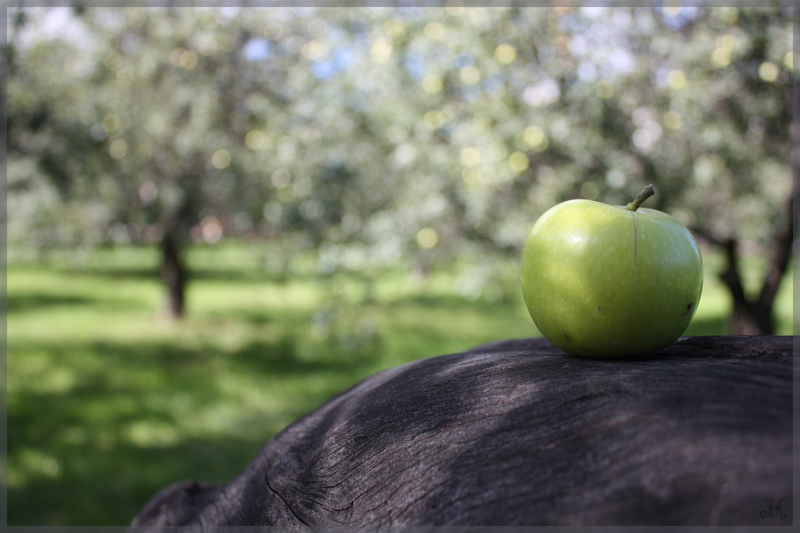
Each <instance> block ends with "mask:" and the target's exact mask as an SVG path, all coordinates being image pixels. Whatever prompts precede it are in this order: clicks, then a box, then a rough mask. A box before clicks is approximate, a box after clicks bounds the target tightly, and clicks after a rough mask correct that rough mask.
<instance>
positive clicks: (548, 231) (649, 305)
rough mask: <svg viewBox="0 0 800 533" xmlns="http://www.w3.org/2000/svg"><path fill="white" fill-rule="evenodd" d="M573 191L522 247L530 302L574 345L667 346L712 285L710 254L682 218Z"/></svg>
mask: <svg viewBox="0 0 800 533" xmlns="http://www.w3.org/2000/svg"><path fill="white" fill-rule="evenodd" d="M653 193H654V190H653V187H652V185H648V186H647V187H646V188H645V190H644V191H643V192H642V194H640V195H639V196H638V197H637V198H636V200H634V201H633V202H631V203H630V204H628V205H627V206H612V205H606V204H603V203H600V202H593V201H590V200H570V201H567V202H564V203H561V204H558V205H556V206H555V207H552V208H551V209H549V210H548V211H547V212H546V213H545V214H543V215H542V216H541V218H539V220H537V221H536V223H535V224H534V225H533V228H532V229H531V231H530V234H529V235H528V238H527V240H526V241H525V247H524V249H523V251H522V265H521V272H520V274H521V276H520V277H521V281H522V293H523V295H524V297H525V304H526V305H527V307H528V311H529V312H530V314H531V318H533V321H534V323H535V324H536V327H537V328H539V331H540V332H541V333H542V335H544V336H545V337H546V338H547V339H548V340H549V341H550V342H552V343H553V344H555V345H556V346H557V347H558V348H560V349H562V350H564V351H565V352H567V353H570V354H573V355H581V356H588V357H617V356H626V355H633V354H637V353H643V352H649V351H653V350H658V349H660V348H663V347H665V346H667V345H669V344H672V343H673V342H675V340H677V338H678V337H680V336H681V334H683V332H684V331H686V327H687V326H688V325H689V322H690V321H691V320H692V316H694V313H695V311H696V310H697V305H698V303H699V302H700V293H701V292H702V290H703V260H702V258H701V256H700V249H699V248H698V247H697V243H696V242H695V240H694V238H693V237H692V234H691V233H689V230H687V229H686V228H685V227H684V226H683V225H682V224H681V223H680V222H678V221H677V220H676V219H675V218H673V217H671V216H669V215H667V214H666V213H662V212H661V211H657V210H654V209H646V208H642V209H639V206H640V205H641V203H642V202H644V200H646V199H647V198H648V197H649V196H652V195H653Z"/></svg>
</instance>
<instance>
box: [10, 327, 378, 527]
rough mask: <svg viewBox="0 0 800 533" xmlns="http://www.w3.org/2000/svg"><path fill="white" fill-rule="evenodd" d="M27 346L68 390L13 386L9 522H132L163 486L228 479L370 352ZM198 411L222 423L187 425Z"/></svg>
mask: <svg viewBox="0 0 800 533" xmlns="http://www.w3.org/2000/svg"><path fill="white" fill-rule="evenodd" d="M27 348H28V350H27V352H28V353H37V354H38V357H40V358H41V357H44V358H45V359H46V360H47V361H48V370H47V371H46V373H47V374H50V375H60V376H62V377H63V376H66V378H65V379H66V382H67V383H68V385H63V386H61V387H55V389H54V390H52V389H50V390H49V389H48V388H47V385H46V384H47V383H49V381H48V378H49V376H48V375H42V376H33V375H32V374H31V373H28V374H27V375H26V374H25V373H24V372H20V373H19V376H26V377H22V378H21V379H26V380H28V382H27V383H22V386H21V387H18V386H13V387H11V388H10V390H9V404H8V405H9V409H8V426H7V427H8V462H9V472H11V475H10V477H9V484H8V487H9V488H8V510H9V514H8V524H9V525H74V526H77V525H125V524H127V523H129V522H130V520H131V519H132V518H133V516H134V515H135V514H136V513H137V512H138V511H139V510H140V509H141V507H142V506H143V505H144V504H145V503H146V501H147V500H148V499H149V498H151V497H152V496H153V495H154V494H155V493H156V492H157V491H158V490H160V489H162V488H164V487H166V486H167V485H170V484H173V483H176V482H179V481H182V480H185V479H189V478H193V479H197V480H198V481H201V482H220V481H225V480H228V479H231V478H232V477H234V476H236V475H238V474H239V473H240V472H241V471H242V469H243V468H244V467H245V466H246V465H247V463H249V462H250V461H251V460H252V459H253V458H254V457H255V456H256V454H257V453H258V450H259V449H260V448H261V447H262V446H263V445H264V443H265V442H266V441H267V440H268V439H269V438H271V437H272V436H274V435H275V434H276V433H278V432H279V431H280V430H282V429H283V428H284V427H285V426H286V425H287V424H288V423H290V422H292V421H293V420H296V419H298V418H300V417H302V416H303V415H305V414H307V413H308V412H310V411H311V410H313V409H315V408H316V407H318V406H319V405H322V404H323V403H324V402H325V401H326V400H327V399H328V398H330V397H331V396H332V395H334V394H336V393H338V392H340V391H341V390H342V389H343V388H344V387H345V386H349V385H350V384H353V383H355V382H356V381H358V380H359V379H361V378H363V377H365V376H364V375H363V373H364V371H365V370H364V368H365V366H364V365H365V364H366V363H367V361H368V358H369V354H368V353H367V352H366V351H359V350H350V351H347V352H346V353H345V352H344V351H342V350H337V349H336V348H335V347H327V346H324V345H322V346H320V347H319V349H320V353H317V354H311V355H310V356H309V355H307V354H306V355H305V356H304V355H303V354H302V353H300V352H301V351H300V350H299V349H298V342H297V341H296V340H295V339H294V338H292V337H285V338H282V339H280V340H277V341H275V342H251V343H248V344H246V345H244V346H242V347H240V348H238V349H235V350H231V351H222V350H220V349H218V348H214V347H211V346H204V347H200V348H197V349H189V348H185V347H181V346H177V345H171V344H157V343H150V344H146V343H140V344H135V345H126V344H121V343H120V344H115V343H107V342H106V343H86V344H72V345H69V346H58V345H55V344H47V343H40V344H37V345H36V346H33V345H32V344H29V345H28V347H27ZM11 357H12V358H13V357H14V355H13V354H12V355H11ZM24 364H25V363H24V362H20V361H14V363H13V366H14V367H15V368H19V367H21V366H23V365H24ZM311 376H324V383H323V384H322V386H319V387H314V388H313V389H309V390H306V391H305V393H304V395H303V397H302V398H297V392H296V390H293V387H294V388H296V387H297V386H298V384H301V383H303V381H304V380H307V379H309V377H311ZM35 380H41V382H42V383H43V384H44V385H42V387H37V386H35V384H34V382H35ZM287 383H288V385H287ZM239 384H240V385H241V387H239V386H238V385H239ZM231 387H233V388H234V390H232V389H231ZM262 387H263V398H261V399H259V397H260V396H261V395H262V393H261V392H259V391H260V390H261V388H262ZM240 388H241V389H244V390H245V391H246V393H241V394H240V391H239V390H237V389H240ZM282 396H283V397H282ZM252 401H255V402H256V403H259V402H261V403H265V404H270V402H272V404H273V405H272V407H270V408H267V409H266V410H264V409H261V408H254V407H253V406H252V405H249V404H248V402H252ZM275 402H277V403H275ZM226 413H231V416H228V415H226ZM198 417H204V418H203V419H204V420H208V419H209V418H211V420H212V421H211V422H210V423H211V424H212V425H214V427H216V429H213V430H211V433H209V430H203V429H201V430H197V429H187V428H197V427H198V426H197V425H196V424H195V425H193V423H192V420H194V419H197V418H198ZM215 420H216V421H215ZM204 424H206V426H202V425H201V426H200V427H208V426H207V424H208V422H204ZM197 431H199V433H197Z"/></svg>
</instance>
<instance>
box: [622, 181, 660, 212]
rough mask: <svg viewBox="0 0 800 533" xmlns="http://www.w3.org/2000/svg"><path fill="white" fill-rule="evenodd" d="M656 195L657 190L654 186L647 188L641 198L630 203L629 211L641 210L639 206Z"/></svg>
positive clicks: (641, 193)
mask: <svg viewBox="0 0 800 533" xmlns="http://www.w3.org/2000/svg"><path fill="white" fill-rule="evenodd" d="M655 193H656V190H655V189H654V188H653V186H652V185H648V186H647V187H645V188H644V190H643V191H642V192H640V193H639V196H637V197H636V198H635V199H634V200H633V201H632V202H631V203H629V204H628V205H627V206H626V207H627V209H628V210H629V211H636V210H637V209H639V206H640V205H642V204H643V203H644V201H645V200H647V199H648V198H650V197H651V196H653V195H654V194H655Z"/></svg>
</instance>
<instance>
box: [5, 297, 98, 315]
mask: <svg viewBox="0 0 800 533" xmlns="http://www.w3.org/2000/svg"><path fill="white" fill-rule="evenodd" d="M97 302H98V300H96V299H94V298H87V297H84V296H65V295H55V294H26V295H24V296H20V295H14V294H10V295H8V297H7V298H6V309H7V311H8V312H9V313H16V312H19V311H31V310H35V309H38V308H41V307H57V306H62V305H87V304H95V303H97Z"/></svg>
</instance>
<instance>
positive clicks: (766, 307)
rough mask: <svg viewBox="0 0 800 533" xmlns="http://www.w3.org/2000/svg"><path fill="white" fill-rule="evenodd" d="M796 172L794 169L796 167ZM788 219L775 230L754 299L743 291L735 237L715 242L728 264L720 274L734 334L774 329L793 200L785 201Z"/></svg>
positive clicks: (787, 255)
mask: <svg viewBox="0 0 800 533" xmlns="http://www.w3.org/2000/svg"><path fill="white" fill-rule="evenodd" d="M795 172H796V169H795ZM787 215H788V216H787V223H786V224H785V225H784V226H783V227H782V228H780V229H779V230H778V232H777V234H776V236H775V243H774V244H773V246H772V249H771V251H770V254H769V257H768V264H767V271H766V273H765V275H764V282H763V284H762V286H761V291H760V292H759V294H758V296H757V297H756V298H755V299H751V298H748V297H747V295H746V294H745V292H744V286H743V285H742V279H741V276H740V274H739V268H738V254H737V252H736V248H737V241H736V240H734V239H728V240H726V241H724V242H718V241H717V244H719V245H721V246H722V248H723V249H724V251H725V256H726V258H727V267H726V269H725V271H724V272H723V273H722V274H721V275H720V277H721V278H722V281H723V282H724V283H725V285H726V286H727V287H728V289H729V290H730V292H731V296H732V298H733V313H732V314H731V317H730V320H729V330H730V333H732V334H733V335H772V334H773V333H775V320H774V313H773V311H774V309H773V308H774V304H775V297H776V296H777V294H778V289H779V288H780V284H781V280H782V279H783V275H784V273H785V272H786V268H787V266H788V264H789V258H790V257H791V255H792V239H793V234H794V216H795V213H794V202H793V201H792V198H791V197H789V199H788V201H787Z"/></svg>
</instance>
